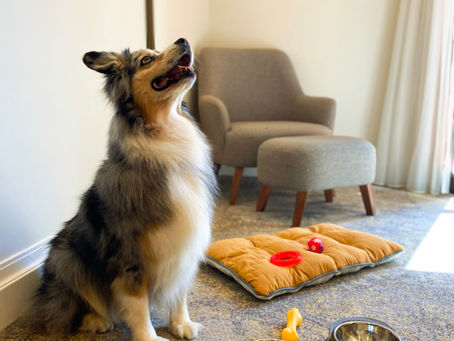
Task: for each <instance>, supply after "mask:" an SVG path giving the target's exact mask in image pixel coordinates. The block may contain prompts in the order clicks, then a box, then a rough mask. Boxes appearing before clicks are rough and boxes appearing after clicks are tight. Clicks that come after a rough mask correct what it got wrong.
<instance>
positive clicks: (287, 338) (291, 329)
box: [281, 308, 303, 341]
mask: <svg viewBox="0 0 454 341" xmlns="http://www.w3.org/2000/svg"><path fill="white" fill-rule="evenodd" d="M301 322H303V318H302V317H301V313H300V312H299V310H298V309H296V308H292V309H290V310H289V311H288V312H287V328H284V329H282V335H281V338H282V340H284V341H298V333H297V332H296V327H298V326H299V325H300V324H301Z"/></svg>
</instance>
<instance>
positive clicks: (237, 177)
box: [229, 167, 243, 205]
mask: <svg viewBox="0 0 454 341" xmlns="http://www.w3.org/2000/svg"><path fill="white" fill-rule="evenodd" d="M242 176H243V167H236V168H235V174H234V175H233V181H232V189H231V190H230V203H229V204H230V205H235V202H236V196H237V195H238V190H239V189H240V183H241V177H242Z"/></svg>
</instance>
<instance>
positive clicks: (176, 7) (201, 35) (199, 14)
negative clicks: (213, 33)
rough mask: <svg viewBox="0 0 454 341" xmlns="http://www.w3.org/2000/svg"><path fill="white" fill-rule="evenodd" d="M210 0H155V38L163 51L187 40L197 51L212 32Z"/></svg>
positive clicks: (159, 48)
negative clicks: (177, 42)
mask: <svg viewBox="0 0 454 341" xmlns="http://www.w3.org/2000/svg"><path fill="white" fill-rule="evenodd" d="M211 2H212V1H210V0H185V1H181V0H153V17H154V22H153V26H154V38H155V45H156V49H157V50H163V49H165V48H166V47H167V46H168V45H170V44H172V43H173V42H174V41H175V40H177V39H178V38H186V39H187V40H188V41H189V42H190V43H191V45H192V47H193V48H194V49H195V50H196V51H197V49H198V48H199V46H200V43H202V42H203V41H204V40H206V38H207V36H208V34H209V30H210V3H211Z"/></svg>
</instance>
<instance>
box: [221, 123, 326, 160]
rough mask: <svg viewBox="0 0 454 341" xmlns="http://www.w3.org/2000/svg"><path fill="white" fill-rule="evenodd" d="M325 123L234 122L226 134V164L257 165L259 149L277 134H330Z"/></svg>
mask: <svg viewBox="0 0 454 341" xmlns="http://www.w3.org/2000/svg"><path fill="white" fill-rule="evenodd" d="M331 133H332V132H331V129H329V128H327V127H326V126H324V125H321V124H316V123H306V122H291V121H258V122H233V123H231V125H230V130H229V131H228V132H227V133H226V135H225V157H224V163H223V164H225V165H231V166H235V165H238V164H240V165H243V166H244V167H255V166H256V164H257V151H258V149H259V146H260V145H261V144H262V143H263V142H264V141H266V140H268V139H270V138H273V137H276V136H302V135H330V134H331Z"/></svg>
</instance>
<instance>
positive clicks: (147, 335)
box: [112, 280, 169, 341]
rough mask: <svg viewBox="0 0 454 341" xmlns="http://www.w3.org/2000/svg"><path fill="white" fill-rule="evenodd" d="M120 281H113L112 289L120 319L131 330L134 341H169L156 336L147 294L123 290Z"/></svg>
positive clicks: (145, 292)
mask: <svg viewBox="0 0 454 341" xmlns="http://www.w3.org/2000/svg"><path fill="white" fill-rule="evenodd" d="M122 284H123V283H121V280H120V281H117V280H115V281H114V283H113V285H112V288H113V291H114V295H115V301H116V303H117V304H118V308H119V311H120V315H121V317H122V319H123V320H124V321H125V322H126V323H127V324H128V326H129V327H130V328H131V331H132V336H133V340H134V341H169V340H168V339H165V338H163V337H160V336H157V335H156V331H155V329H154V328H153V325H152V324H151V320H150V309H149V307H148V293H147V291H146V290H140V291H137V292H136V291H135V290H134V291H132V292H131V290H125V288H124V286H123V285H122Z"/></svg>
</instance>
